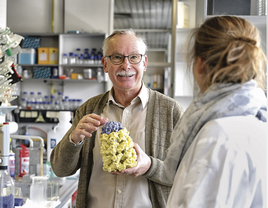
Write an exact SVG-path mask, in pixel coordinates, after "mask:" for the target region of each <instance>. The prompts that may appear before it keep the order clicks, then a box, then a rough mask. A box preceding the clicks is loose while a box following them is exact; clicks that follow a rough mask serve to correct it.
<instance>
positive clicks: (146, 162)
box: [112, 143, 152, 178]
mask: <svg viewBox="0 0 268 208" xmlns="http://www.w3.org/2000/svg"><path fill="white" fill-rule="evenodd" d="M134 148H135V150H136V153H137V157H138V159H137V165H136V166H135V167H132V168H127V169H125V170H122V171H121V172H113V173H112V174H114V175H131V176H133V177H134V178H136V177H138V176H141V175H143V174H144V173H146V172H147V171H148V170H149V168H150V167H151V163H152V161H151V158H150V157H149V156H148V155H147V154H146V153H145V152H144V151H143V150H142V149H141V148H140V146H139V145H138V144H137V143H134Z"/></svg>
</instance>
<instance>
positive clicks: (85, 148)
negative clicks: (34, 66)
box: [50, 90, 183, 208]
mask: <svg viewBox="0 0 268 208" xmlns="http://www.w3.org/2000/svg"><path fill="white" fill-rule="evenodd" d="M108 94H109V92H106V93H104V94H101V95H98V96H96V97H93V98H90V99H89V100H87V101H86V102H85V103H84V104H83V105H81V106H80V107H79V108H78V109H77V111H76V115H75V118H74V120H73V123H72V127H71V128H70V130H69V131H68V132H67V133H66V134H65V136H64V137H63V139H62V140H61V141H60V142H59V144H58V145H57V146H56V147H55V148H54V149H53V151H52V153H51V158H50V161H51V165H52V169H53V171H54V173H55V174H56V175H57V176H59V177H65V176H69V175H72V174H74V173H75V172H76V171H77V170H78V169H79V168H80V176H79V184H78V192H77V200H76V208H85V207H86V204H87V193H88V185H89V180H90V176H91V171H92V164H93V147H94V141H95V139H94V138H95V135H96V132H94V133H93V136H92V137H91V138H85V142H84V144H83V145H79V146H75V145H73V144H72V143H70V142H69V135H70V134H71V132H72V131H73V130H74V129H75V127H76V125H77V124H78V122H79V120H80V119H81V118H82V117H83V116H84V115H86V114H90V113H95V114H98V115H100V114H101V113H102V111H103V109H104V107H105V104H106V103H107V101H108ZM182 113H183V107H182V106H181V105H180V104H179V103H178V102H177V101H176V100H174V99H172V98H170V97H168V96H165V95H163V94H161V93H159V92H157V91H153V90H150V93H149V103H148V109H147V115H146V127H145V138H146V139H145V152H146V154H147V155H149V156H150V157H151V160H152V165H151V167H150V169H149V170H148V171H147V173H146V174H145V176H146V177H147V179H148V184H149V191H150V199H151V201H152V205H153V208H158V207H159V208H164V207H166V202H167V198H168V195H169V193H170V190H171V186H172V182H171V181H170V180H169V179H168V178H167V176H166V173H165V169H164V165H163V161H164V159H165V157H166V154H167V148H168V147H169V145H170V136H171V133H172V130H173V128H174V127H175V125H176V123H177V122H178V120H179V119H180V117H181V115H182Z"/></svg>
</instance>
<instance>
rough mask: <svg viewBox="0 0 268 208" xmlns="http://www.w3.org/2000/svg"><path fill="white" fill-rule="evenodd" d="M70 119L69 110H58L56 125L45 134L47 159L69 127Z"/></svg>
mask: <svg viewBox="0 0 268 208" xmlns="http://www.w3.org/2000/svg"><path fill="white" fill-rule="evenodd" d="M70 120H71V112H70V111H60V113H59V123H58V125H57V126H55V127H54V129H53V130H51V131H49V132H48V134H47V161H50V154H51V151H52V149H53V148H54V147H55V146H56V145H57V144H58V143H59V142H60V140H61V139H62V137H63V136H64V135H65V134H66V132H67V131H68V130H69V129H70V128H71V126H72V124H71V123H70Z"/></svg>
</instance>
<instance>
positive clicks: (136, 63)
mask: <svg viewBox="0 0 268 208" xmlns="http://www.w3.org/2000/svg"><path fill="white" fill-rule="evenodd" d="M114 55H116V54H113V55H110V56H105V57H107V58H110V61H111V62H112V64H114V63H113V61H112V59H111V56H114ZM117 55H120V54H117ZM132 55H140V56H141V60H142V57H143V56H145V54H130V55H128V56H124V55H120V56H123V60H122V62H121V63H119V64H114V65H120V64H122V63H123V62H124V60H125V58H126V57H127V60H128V62H129V63H131V62H130V60H129V56H132ZM141 60H140V61H139V62H138V63H131V64H139V63H140V62H141Z"/></svg>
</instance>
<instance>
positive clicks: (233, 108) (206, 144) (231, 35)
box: [164, 16, 267, 208]
mask: <svg viewBox="0 0 268 208" xmlns="http://www.w3.org/2000/svg"><path fill="white" fill-rule="evenodd" d="M260 43H261V39H260V35H259V32H258V30H257V29H256V28H255V27H254V26H253V25H252V24H251V23H250V22H248V21H247V20H245V19H243V18H239V17H235V16H215V17H212V18H209V19H207V20H206V21H205V22H204V23H203V24H202V25H201V26H200V27H199V28H196V29H193V31H192V34H191V36H190V40H189V47H188V50H189V52H188V63H189V66H191V64H192V67H191V70H192V73H193V76H194V79H195V81H196V83H197V85H198V86H199V89H200V93H199V95H198V96H197V97H196V98H195V99H194V100H193V102H192V103H191V105H190V106H189V107H188V109H187V110H186V112H185V113H184V115H183V116H182V118H181V120H180V122H179V123H178V124H177V125H176V127H175V129H174V131H173V133H172V137H171V142H172V143H171V146H170V147H169V149H168V153H167V158H166V160H165V162H164V164H165V168H166V171H167V174H168V176H169V178H170V179H172V180H174V183H173V187H172V190H171V193H170V195H169V198H168V202H167V208H176V207H179V208H186V207H193V208H197V207H202V208H212V207H221V208H222V207H226V208H227V207H228V208H232V207H234V208H238V207H239V208H245V207H254V208H256V207H266V205H267V204H266V175H267V174H266V162H267V161H266V157H267V156H266V149H267V148H266V147H267V143H266V141H267V121H266V117H267V107H266V106H267V99H266V96H265V93H264V87H265V83H266V81H265V66H266V57H265V55H264V53H263V51H262V49H261V47H260Z"/></svg>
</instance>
